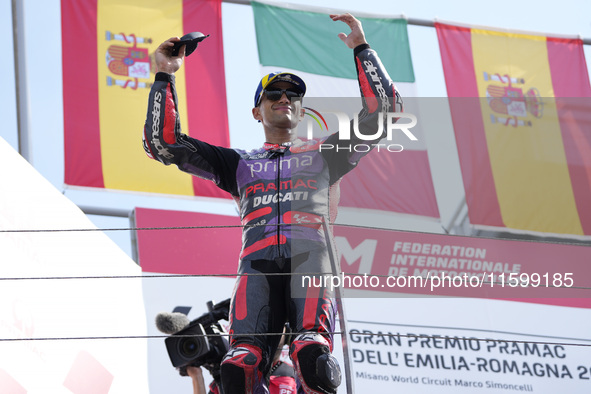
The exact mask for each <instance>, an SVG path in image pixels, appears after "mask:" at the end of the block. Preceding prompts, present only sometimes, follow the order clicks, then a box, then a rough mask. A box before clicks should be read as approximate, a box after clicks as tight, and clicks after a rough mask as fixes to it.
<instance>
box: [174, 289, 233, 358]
mask: <svg viewBox="0 0 591 394" xmlns="http://www.w3.org/2000/svg"><path fill="white" fill-rule="evenodd" d="M207 309H208V311H209V312H207V313H204V314H203V315H202V316H200V317H198V318H197V319H195V320H193V321H191V322H190V323H189V325H188V326H186V327H185V328H183V329H182V330H180V331H178V332H176V333H174V334H172V335H171V336H169V337H168V338H166V339H165V340H164V342H165V344H166V350H167V351H168V356H169V357H170V361H171V362H172V365H173V366H174V367H175V368H179V367H186V366H188V365H191V366H195V367H201V366H205V367H206V368H208V369H210V368H211V367H215V366H218V368H219V364H220V363H221V362H222V359H223V358H224V356H225V355H226V353H227V352H228V349H229V343H228V339H227V331H226V330H225V328H224V327H223V326H222V325H221V324H220V323H219V321H220V320H222V319H223V320H228V314H229V311H230V299H229V298H228V299H226V300H224V301H222V302H220V303H218V304H215V305H214V304H213V302H212V301H209V302H207Z"/></svg>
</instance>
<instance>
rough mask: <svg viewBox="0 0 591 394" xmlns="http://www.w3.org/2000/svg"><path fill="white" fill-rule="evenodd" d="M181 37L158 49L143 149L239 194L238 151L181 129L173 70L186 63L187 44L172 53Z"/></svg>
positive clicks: (167, 162) (164, 162)
mask: <svg viewBox="0 0 591 394" xmlns="http://www.w3.org/2000/svg"><path fill="white" fill-rule="evenodd" d="M178 40H179V38H178V37H173V38H170V39H168V40H166V41H164V42H163V43H162V44H161V45H160V46H159V47H158V49H157V50H156V53H155V61H156V66H157V68H158V70H159V71H158V72H157V73H156V76H155V79H154V84H153V85H152V88H151V90H150V96H149V98H148V113H147V116H146V123H145V125H144V133H143V145H144V150H145V151H146V154H147V155H148V157H150V158H152V159H155V160H158V161H160V162H161V163H163V164H166V165H170V164H176V165H177V166H178V168H179V169H180V170H182V171H185V172H188V173H190V174H193V175H196V176H198V177H200V178H203V179H207V180H211V181H213V182H214V183H215V184H216V185H218V186H219V187H220V188H221V189H223V190H226V191H227V192H229V193H231V194H232V195H234V196H237V195H238V190H237V186H236V166H237V163H238V160H239V158H240V156H239V154H238V153H237V152H235V151H234V150H232V149H228V148H224V147H218V146H214V145H210V144H207V143H205V142H203V141H199V140H197V139H195V138H191V137H189V136H187V135H185V134H183V133H181V122H180V116H179V114H178V98H177V93H176V88H175V76H174V73H175V72H177V71H178V70H179V68H180V67H181V65H182V63H183V60H184V54H185V48H184V46H183V47H181V49H180V52H179V56H172V54H171V52H172V47H173V45H174V42H175V41H178ZM211 132H216V131H215V130H212V131H211Z"/></svg>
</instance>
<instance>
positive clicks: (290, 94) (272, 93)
mask: <svg viewBox="0 0 591 394" xmlns="http://www.w3.org/2000/svg"><path fill="white" fill-rule="evenodd" d="M263 93H264V94H265V96H267V99H268V100H271V101H277V100H279V99H280V98H281V97H282V96H283V93H285V96H286V97H287V98H288V99H289V101H292V100H293V99H294V98H296V97H300V98H301V97H304V94H303V93H302V92H298V91H297V90H289V89H265V90H263ZM261 97H262V96H261ZM260 102H261V101H260V99H259V104H260Z"/></svg>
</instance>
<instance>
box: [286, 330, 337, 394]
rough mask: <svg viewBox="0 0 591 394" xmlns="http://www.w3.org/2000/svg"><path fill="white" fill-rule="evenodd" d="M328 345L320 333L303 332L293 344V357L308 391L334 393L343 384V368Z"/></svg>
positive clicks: (314, 393) (291, 350)
mask: <svg viewBox="0 0 591 394" xmlns="http://www.w3.org/2000/svg"><path fill="white" fill-rule="evenodd" d="M328 345H329V342H328V340H327V339H326V338H324V337H323V336H322V335H319V334H301V335H299V336H298V337H296V339H295V340H294V341H293V343H292V345H291V348H290V353H291V357H292V359H293V360H294V362H295V365H296V373H297V374H298V377H299V379H300V382H301V383H302V385H303V386H304V391H305V392H306V393H310V394H316V393H318V394H333V393H336V392H337V388H338V387H339V385H340V384H341V368H340V367H339V363H338V362H337V360H336V358H335V357H334V356H333V355H332V354H331V353H330V348H329V346H328Z"/></svg>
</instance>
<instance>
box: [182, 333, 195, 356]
mask: <svg viewBox="0 0 591 394" xmlns="http://www.w3.org/2000/svg"><path fill="white" fill-rule="evenodd" d="M179 348H180V351H181V355H182V356H183V357H186V358H192V357H195V356H197V355H198V354H199V343H198V342H197V340H196V339H195V338H186V339H183V340H182V341H181V343H180V346H179Z"/></svg>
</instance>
